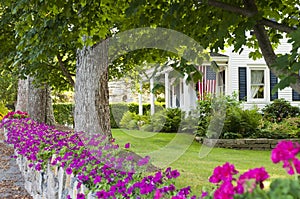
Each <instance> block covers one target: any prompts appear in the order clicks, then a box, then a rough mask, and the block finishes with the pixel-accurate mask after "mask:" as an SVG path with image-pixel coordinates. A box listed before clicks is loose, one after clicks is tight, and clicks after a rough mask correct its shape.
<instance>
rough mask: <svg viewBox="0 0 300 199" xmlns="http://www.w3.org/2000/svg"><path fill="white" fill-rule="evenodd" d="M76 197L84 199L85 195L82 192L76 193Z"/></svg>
mask: <svg viewBox="0 0 300 199" xmlns="http://www.w3.org/2000/svg"><path fill="white" fill-rule="evenodd" d="M77 199H85V195H84V194H83V193H78V194H77Z"/></svg>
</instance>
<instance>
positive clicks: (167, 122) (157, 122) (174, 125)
mask: <svg viewBox="0 0 300 199" xmlns="http://www.w3.org/2000/svg"><path fill="white" fill-rule="evenodd" d="M180 123H181V110H180V109H179V108H167V109H164V110H161V111H158V112H156V113H155V114H153V115H152V116H151V117H150V125H151V126H152V131H154V132H165V133H171V132H178V129H179V126H180ZM142 129H143V128H142ZM147 129H151V127H149V126H148V127H147Z"/></svg>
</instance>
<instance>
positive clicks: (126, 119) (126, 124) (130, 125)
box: [120, 111, 138, 129]
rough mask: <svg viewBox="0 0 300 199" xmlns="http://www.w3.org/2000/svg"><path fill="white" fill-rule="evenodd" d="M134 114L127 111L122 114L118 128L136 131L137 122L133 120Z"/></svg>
mask: <svg viewBox="0 0 300 199" xmlns="http://www.w3.org/2000/svg"><path fill="white" fill-rule="evenodd" d="M135 116H136V113H132V112H130V111H127V112H125V113H124V115H123V117H122V119H121V121H120V126H121V127H122V128H126V129H137V128H138V126H137V121H136V120H135Z"/></svg>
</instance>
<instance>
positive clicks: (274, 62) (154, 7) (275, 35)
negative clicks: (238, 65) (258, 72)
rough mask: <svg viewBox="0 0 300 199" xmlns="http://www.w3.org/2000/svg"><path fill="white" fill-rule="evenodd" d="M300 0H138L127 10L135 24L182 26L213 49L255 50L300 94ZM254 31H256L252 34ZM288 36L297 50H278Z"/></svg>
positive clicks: (283, 84)
mask: <svg viewBox="0 0 300 199" xmlns="http://www.w3.org/2000/svg"><path fill="white" fill-rule="evenodd" d="M299 8H300V6H299V2H298V1H297V0H284V1H268V0H262V1H255V0H230V1H229V0H203V1H202V0H201V1H200V0H192V1H176V0H172V1H169V0H159V1H150V0H133V1H132V2H131V5H130V6H129V8H128V9H127V12H126V13H127V15H128V16H130V17H132V18H135V19H139V20H131V22H132V23H133V26H134V25H135V27H140V26H155V27H165V28H170V29H174V30H177V31H180V32H182V33H184V34H186V35H188V36H190V37H192V38H194V39H195V40H196V41H198V42H199V43H200V44H201V45H202V46H203V47H205V48H210V49H211V50H212V51H219V50H220V49H224V47H226V45H233V46H234V50H235V51H236V52H241V51H242V50H243V47H244V46H247V47H250V48H252V49H253V51H252V53H251V54H250V57H251V58H253V59H256V58H260V57H262V56H263V57H264V59H265V61H266V63H267V65H268V66H269V68H270V69H271V71H272V72H273V73H274V74H275V75H276V76H277V77H279V78H280V79H281V81H280V83H279V85H278V86H277V87H278V88H284V87H287V86H289V85H290V86H291V87H292V88H294V89H295V90H296V91H298V92H299V93H300V77H299V74H298V72H299V69H300V63H299V55H298V49H299V46H300V30H299V28H298V27H299V23H300V16H299V15H300V10H299ZM248 32H250V33H251V34H247V33H248ZM283 36H285V37H288V38H290V39H289V42H290V43H291V44H292V45H293V49H292V51H291V52H289V53H287V54H285V55H278V54H275V52H274V49H275V48H276V47H277V46H278V44H279V43H280V39H281V38H283Z"/></svg>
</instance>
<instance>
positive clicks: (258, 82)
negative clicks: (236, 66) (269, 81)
mask: <svg viewBox="0 0 300 199" xmlns="http://www.w3.org/2000/svg"><path fill="white" fill-rule="evenodd" d="M250 73H251V76H250V77H251V80H250V82H251V84H250V97H251V99H264V98H265V90H266V89H265V70H262V69H260V70H258V69H255V70H253V69H252V70H250Z"/></svg>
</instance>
